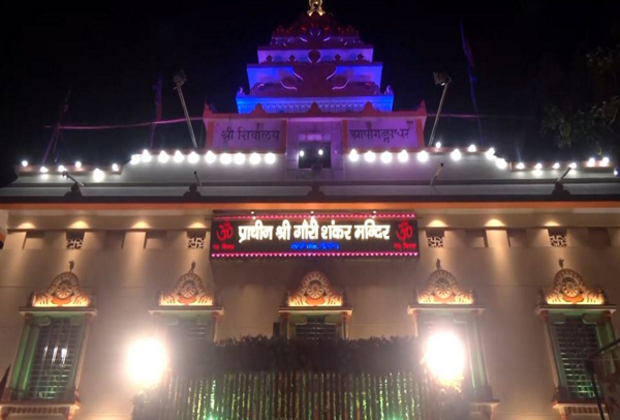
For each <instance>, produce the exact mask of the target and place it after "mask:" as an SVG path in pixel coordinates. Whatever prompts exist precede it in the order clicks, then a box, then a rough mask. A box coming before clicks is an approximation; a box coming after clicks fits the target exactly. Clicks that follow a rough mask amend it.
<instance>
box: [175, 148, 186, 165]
mask: <svg viewBox="0 0 620 420" xmlns="http://www.w3.org/2000/svg"><path fill="white" fill-rule="evenodd" d="M172 160H174V161H175V162H176V163H181V162H183V161H184V160H185V156H183V153H181V151H180V150H177V151H176V152H174V157H173V158H172Z"/></svg>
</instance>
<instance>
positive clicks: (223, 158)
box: [220, 153, 232, 165]
mask: <svg viewBox="0 0 620 420" xmlns="http://www.w3.org/2000/svg"><path fill="white" fill-rule="evenodd" d="M231 162H232V156H231V155H230V153H222V154H221V155H220V163H221V164H222V165H230V163H231Z"/></svg>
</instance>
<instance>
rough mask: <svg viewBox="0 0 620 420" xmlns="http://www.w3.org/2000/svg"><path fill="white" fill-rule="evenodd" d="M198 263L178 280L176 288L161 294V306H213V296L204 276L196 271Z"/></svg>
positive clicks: (193, 263) (193, 264)
mask: <svg viewBox="0 0 620 420" xmlns="http://www.w3.org/2000/svg"><path fill="white" fill-rule="evenodd" d="M194 268H196V263H195V262H192V266H191V268H190V269H189V271H188V272H187V273H185V274H183V275H182V276H181V277H179V279H178V280H177V282H176V285H175V286H174V289H173V290H172V291H170V292H168V293H162V294H161V295H160V296H159V306H213V301H214V299H213V296H212V295H211V294H209V293H208V291H207V288H206V287H205V285H204V282H203V281H202V278H200V276H198V275H197V274H196V273H194Z"/></svg>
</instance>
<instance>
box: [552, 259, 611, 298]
mask: <svg viewBox="0 0 620 420" xmlns="http://www.w3.org/2000/svg"><path fill="white" fill-rule="evenodd" d="M558 263H559V265H560V271H558V272H557V273H556V274H555V277H554V278H553V288H552V289H551V290H550V291H549V292H548V293H544V303H546V304H547V305H605V304H606V303H607V298H606V297H605V293H603V291H602V290H596V291H595V290H592V289H590V288H589V287H588V286H587V285H586V283H585V281H584V280H583V277H581V275H580V274H579V273H578V272H576V271H575V270H571V269H569V268H564V260H563V259H560V260H559V261H558Z"/></svg>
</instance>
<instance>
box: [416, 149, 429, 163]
mask: <svg viewBox="0 0 620 420" xmlns="http://www.w3.org/2000/svg"><path fill="white" fill-rule="evenodd" d="M428 157H429V156H428V152H427V151H426V150H422V151H421V152H420V153H418V162H422V163H426V162H428Z"/></svg>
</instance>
